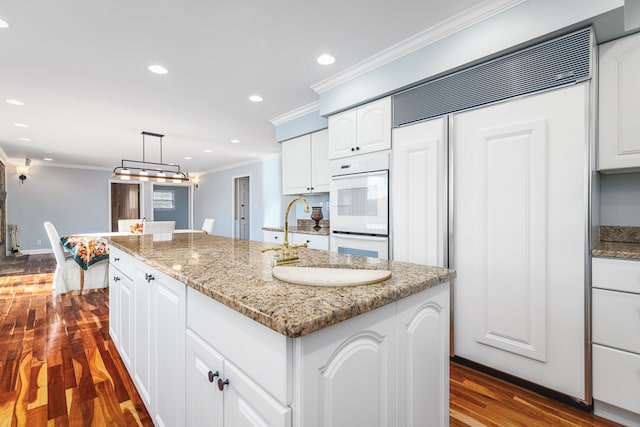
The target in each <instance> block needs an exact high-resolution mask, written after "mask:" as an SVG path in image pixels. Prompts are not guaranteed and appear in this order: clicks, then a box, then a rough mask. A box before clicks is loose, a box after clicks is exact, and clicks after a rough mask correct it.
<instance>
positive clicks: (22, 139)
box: [19, 138, 31, 142]
mask: <svg viewBox="0 0 640 427" xmlns="http://www.w3.org/2000/svg"><path fill="white" fill-rule="evenodd" d="M19 139H20V141H27V142H29V141H31V138H19Z"/></svg>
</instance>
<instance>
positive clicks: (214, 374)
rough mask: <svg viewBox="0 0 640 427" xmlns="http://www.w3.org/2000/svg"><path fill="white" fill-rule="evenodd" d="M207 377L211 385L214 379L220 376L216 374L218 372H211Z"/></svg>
mask: <svg viewBox="0 0 640 427" xmlns="http://www.w3.org/2000/svg"><path fill="white" fill-rule="evenodd" d="M207 376H208V377H209V382H210V383H212V382H213V379H214V378H215V377H219V376H220V374H219V373H218V371H215V372H213V371H209V373H208V374H207Z"/></svg>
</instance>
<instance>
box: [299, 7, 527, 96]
mask: <svg viewBox="0 0 640 427" xmlns="http://www.w3.org/2000/svg"><path fill="white" fill-rule="evenodd" d="M524 1H526V0H486V1H484V2H482V3H480V4H478V5H477V6H474V7H472V8H471V9H468V10H465V11H463V12H461V13H458V14H457V15H454V16H452V17H451V18H449V19H446V20H444V21H442V22H439V23H437V24H436V25H434V26H432V27H430V28H427V29H425V30H423V31H421V32H419V33H417V34H415V35H413V36H411V37H409V38H407V39H405V40H403V41H401V42H399V43H397V44H395V45H393V46H391V47H389V48H387V49H385V50H383V51H380V52H378V53H376V54H375V55H373V56H370V57H369V58H367V59H365V60H364V61H361V62H359V63H357V64H355V65H353V66H351V67H349V68H347V69H346V70H344V71H342V72H340V73H338V74H335V75H333V76H331V77H329V78H327V79H325V80H322V81H320V82H318V83H316V84H314V85H312V86H311V89H313V90H314V91H315V92H316V93H318V94H322V93H323V92H326V91H328V90H330V89H333V88H336V87H338V86H340V85H342V84H344V83H346V82H348V81H349V80H353V79H355V78H357V77H360V76H362V75H364V74H366V73H368V72H370V71H373V70H375V69H376V68H379V67H381V66H383V65H385V64H388V63H390V62H393V61H395V60H397V59H398V58H401V57H403V56H405V55H408V54H410V53H412V52H415V51H416V50H418V49H422V48H423V47H425V46H428V45H430V44H433V43H435V42H436V41H438V40H441V39H443V38H445V37H448V36H450V35H452V34H454V33H457V32H459V31H462V30H464V29H465V28H468V27H470V26H472V25H474V24H477V23H478V22H480V21H484V20H485V19H488V18H491V17H492V16H495V15H498V14H499V13H502V12H504V11H505V10H508V9H510V8H512V7H514V6H517V5H519V4H520V3H523V2H524Z"/></svg>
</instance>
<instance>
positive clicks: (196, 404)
mask: <svg viewBox="0 0 640 427" xmlns="http://www.w3.org/2000/svg"><path fill="white" fill-rule="evenodd" d="M186 348H187V360H186V363H187V371H186V388H187V389H186V393H187V399H186V402H187V408H186V416H187V418H186V425H188V426H198V427H200V426H201V427H207V426H211V427H214V426H220V425H222V394H221V393H220V392H219V390H218V379H220V372H221V371H222V361H223V358H222V355H220V354H219V353H218V352H217V351H215V350H214V349H213V348H212V347H211V346H210V345H209V344H207V343H206V342H205V341H204V340H203V339H202V338H200V337H199V336H198V335H197V334H195V333H194V332H193V331H192V330H190V329H187V337H186Z"/></svg>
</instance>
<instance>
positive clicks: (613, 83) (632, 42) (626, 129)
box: [598, 35, 640, 170]
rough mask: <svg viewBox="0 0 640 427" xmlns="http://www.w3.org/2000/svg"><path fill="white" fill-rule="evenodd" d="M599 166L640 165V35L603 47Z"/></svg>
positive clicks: (600, 63) (600, 51) (601, 47)
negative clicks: (639, 119)
mask: <svg viewBox="0 0 640 427" xmlns="http://www.w3.org/2000/svg"><path fill="white" fill-rule="evenodd" d="M599 54H600V62H599V70H598V71H599V75H600V77H599V86H600V90H599V92H600V93H599V102H600V108H599V116H600V121H599V132H600V135H599V142H598V143H599V157H598V169H601V170H603V169H619V168H640V138H638V135H639V134H640V121H638V118H637V116H638V111H640V79H638V75H640V35H633V36H629V37H625V38H623V39H619V40H615V41H613V42H610V43H605V44H603V45H601V46H600V48H599Z"/></svg>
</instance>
